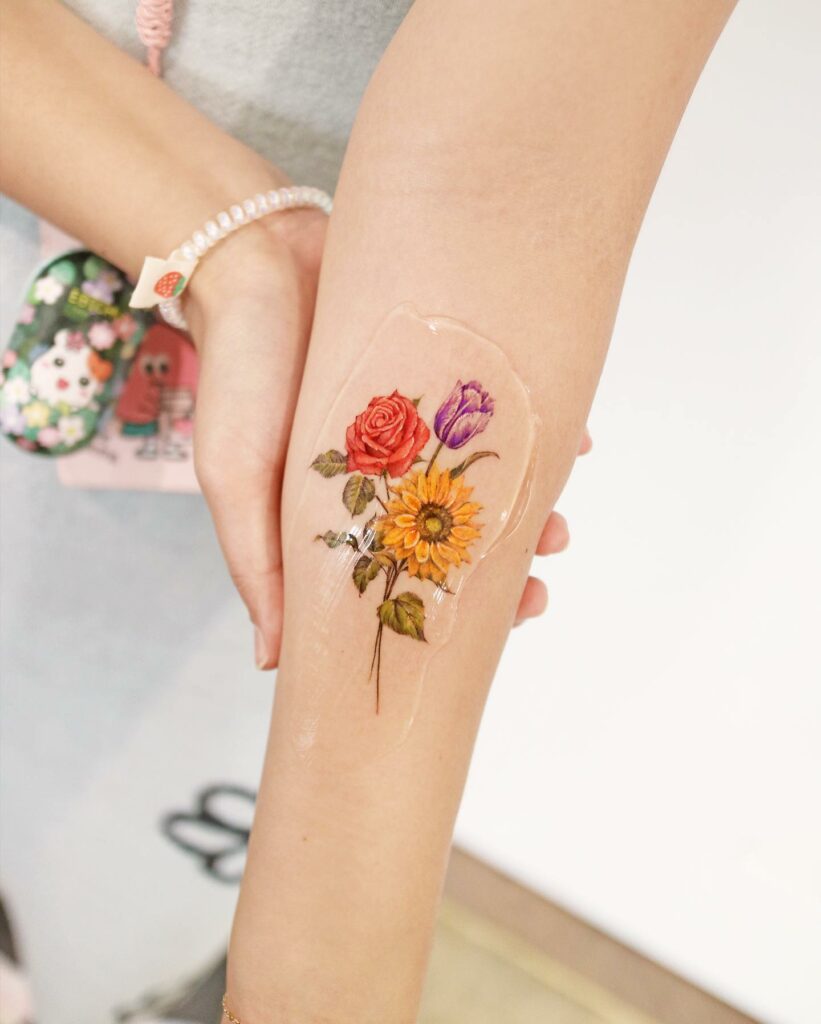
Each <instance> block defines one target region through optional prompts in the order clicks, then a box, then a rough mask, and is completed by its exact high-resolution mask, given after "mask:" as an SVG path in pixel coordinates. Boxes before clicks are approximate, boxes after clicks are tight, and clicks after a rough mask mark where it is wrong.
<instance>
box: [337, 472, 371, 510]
mask: <svg viewBox="0 0 821 1024" xmlns="http://www.w3.org/2000/svg"><path fill="white" fill-rule="evenodd" d="M375 496H376V488H375V487H374V483H373V480H369V479H368V477H366V476H362V474H361V473H354V474H353V476H352V477H350V479H349V480H348V482H347V483H346V484H345V490H344V491H343V492H342V504H343V505H344V506H345V508H346V509H347V510H348V511H349V512H350V513H351V515H352V516H358V515H360V513H362V512H364V511H365V509H366V508H367V507H368V505H369V504H370V503H371V502H372V501H373V499H374V497H375Z"/></svg>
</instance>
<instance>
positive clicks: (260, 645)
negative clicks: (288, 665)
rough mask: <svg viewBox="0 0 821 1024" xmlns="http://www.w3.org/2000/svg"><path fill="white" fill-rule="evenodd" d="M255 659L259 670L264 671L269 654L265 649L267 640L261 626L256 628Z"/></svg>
mask: <svg viewBox="0 0 821 1024" xmlns="http://www.w3.org/2000/svg"><path fill="white" fill-rule="evenodd" d="M254 659H255V661H256V663H257V668H260V669H263V668H265V666H266V664H267V663H268V652H267V651H266V649H265V638H264V637H263V635H262V631H261V630H260V628H259V626H254Z"/></svg>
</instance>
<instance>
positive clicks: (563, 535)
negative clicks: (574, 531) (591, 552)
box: [536, 512, 570, 555]
mask: <svg viewBox="0 0 821 1024" xmlns="http://www.w3.org/2000/svg"><path fill="white" fill-rule="evenodd" d="M569 543H570V531H569V529H568V527H567V520H566V519H565V517H564V516H563V515H562V514H561V513H560V512H551V513H550V515H549V516H548V517H547V522H546V523H545V524H544V529H543V530H542V533H541V536H540V537H539V540H538V543H537V544H536V554H537V555H558V554H559V552H561V551H564V549H565V548H566V547H567V545H568V544H569Z"/></svg>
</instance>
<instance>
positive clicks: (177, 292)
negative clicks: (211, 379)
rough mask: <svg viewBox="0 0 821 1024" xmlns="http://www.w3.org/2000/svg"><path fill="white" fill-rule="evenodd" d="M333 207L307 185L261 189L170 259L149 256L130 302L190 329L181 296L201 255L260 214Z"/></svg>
mask: <svg viewBox="0 0 821 1024" xmlns="http://www.w3.org/2000/svg"><path fill="white" fill-rule="evenodd" d="M332 206H333V201H332V199H331V197H330V196H329V195H328V193H327V192H323V191H322V189H319V188H310V187H308V186H304V185H297V186H295V187H291V188H288V187H286V188H277V189H272V190H271V191H270V192H258V193H257V194H256V195H255V196H253V197H252V198H251V199H245V200H244V201H243V202H241V203H236V204H235V205H234V206H230V207H229V208H228V210H223V211H222V212H221V213H218V214H217V215H216V217H215V218H214V219H213V220H209V221H206V222H205V224H204V225H203V226H202V228H200V229H199V230H197V231H195V232H194V234H193V235H192V236H191V237H190V238H188V239H186V240H185V241H184V242H183V243H182V245H180V246H178V247H177V248H176V249H175V250H174V251H173V252H172V253H171V255H170V256H169V257H168V259H165V260H162V259H158V258H157V257H156V256H147V257H146V259H145V262H144V263H143V268H142V270H141V271H140V276H139V279H138V281H137V285H136V287H135V288H134V293H133V294H132V296H131V303H130V305H132V306H134V307H135V308H136V309H149V308H150V307H152V306H157V308H158V309H159V311H160V313H161V314H162V317H163V319H164V320H165V321H166V322H167V323H169V324H171V326H172V327H178V328H179V329H180V330H183V331H185V330H188V324H187V323H186V320H185V317H184V315H183V312H182V307H181V305H180V296H181V295H182V293H183V291H185V289H186V287H187V285H188V282H189V281H190V280H191V275H192V274H193V273H194V270H195V269H196V267H197V264H198V263H199V261H200V259H201V257H203V256H204V255H205V254H206V253H207V252H208V250H209V249H212V248H213V247H214V246H215V245H216V244H217V243H218V242H221V241H222V239H223V238H226V237H227V236H228V235H230V234H233V233H234V232H235V231H237V230H238V229H239V228H242V227H245V225H246V224H251V223H253V222H254V221H255V220H259V219H260V217H267V216H268V214H269V213H279V212H280V211H282V210H294V209H297V208H298V207H313V208H315V209H317V210H322V211H323V213H330V212H331V208H332Z"/></svg>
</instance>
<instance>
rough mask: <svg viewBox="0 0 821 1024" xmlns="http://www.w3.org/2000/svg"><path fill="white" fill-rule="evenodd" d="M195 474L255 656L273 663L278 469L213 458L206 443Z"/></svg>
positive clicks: (266, 665) (261, 663) (278, 591)
mask: <svg viewBox="0 0 821 1024" xmlns="http://www.w3.org/2000/svg"><path fill="white" fill-rule="evenodd" d="M197 475H198V477H199V480H200V485H201V487H202V490H203V493H204V495H205V497H206V500H207V502H208V506H209V508H210V510H211V515H212V517H213V520H214V526H215V528H216V532H217V538H218V540H219V542H220V547H221V548H222V551H223V555H224V556H225V562H226V564H227V566H228V571H229V573H230V575H231V579H232V580H233V581H234V584H235V586H236V588H237V590H238V591H239V594H240V597H241V598H242V600H243V601H244V603H245V606H246V607H247V609H248V614H249V616H250V618H251V621H252V622H253V624H254V660H255V662H256V665H257V667H258V668H260V669H270V668H275V667H276V664H277V661H278V659H279V650H280V645H281V641H282V602H283V595H282V558H281V553H280V551H281V549H280V533H279V497H280V489H281V477H282V473H281V470H280V469H279V468H278V467H277V466H276V465H275V464H273V463H269V462H263V463H262V464H261V465H260V466H251V465H249V464H247V463H245V464H240V465H239V466H236V465H233V466H232V465H230V464H226V461H225V460H223V459H218V460H215V457H214V455H213V454H210V453H209V449H208V447H207V446H205V448H204V450H203V451H202V453H201V454H200V456H199V458H198V460H197Z"/></svg>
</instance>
